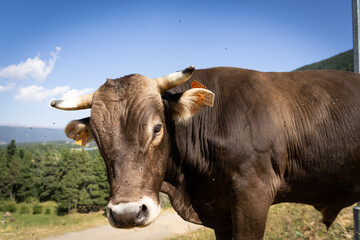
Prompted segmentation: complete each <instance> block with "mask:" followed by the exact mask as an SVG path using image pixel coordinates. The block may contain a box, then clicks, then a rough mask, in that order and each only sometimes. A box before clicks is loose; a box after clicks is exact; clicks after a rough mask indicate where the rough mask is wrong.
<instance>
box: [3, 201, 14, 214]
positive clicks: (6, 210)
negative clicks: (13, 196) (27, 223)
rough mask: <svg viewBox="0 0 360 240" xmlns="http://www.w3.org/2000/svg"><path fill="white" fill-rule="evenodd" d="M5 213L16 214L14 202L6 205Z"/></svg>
mask: <svg viewBox="0 0 360 240" xmlns="http://www.w3.org/2000/svg"><path fill="white" fill-rule="evenodd" d="M3 211H4V212H11V213H16V204H15V203H14V202H7V203H5V205H4V209H3Z"/></svg>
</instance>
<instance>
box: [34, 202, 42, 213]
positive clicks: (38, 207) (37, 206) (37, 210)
mask: <svg viewBox="0 0 360 240" xmlns="http://www.w3.org/2000/svg"><path fill="white" fill-rule="evenodd" d="M41 213H42V206H41V205H40V204H38V203H36V204H35V205H34V206H33V214H41Z"/></svg>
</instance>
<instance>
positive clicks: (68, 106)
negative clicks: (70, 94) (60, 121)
mask: <svg viewBox="0 0 360 240" xmlns="http://www.w3.org/2000/svg"><path fill="white" fill-rule="evenodd" d="M93 95H94V93H90V94H87V95H82V96H79V97H74V98H69V99H65V100H53V101H51V103H50V105H51V106H52V107H54V108H57V109H61V110H80V109H87V108H91V104H92V99H93Z"/></svg>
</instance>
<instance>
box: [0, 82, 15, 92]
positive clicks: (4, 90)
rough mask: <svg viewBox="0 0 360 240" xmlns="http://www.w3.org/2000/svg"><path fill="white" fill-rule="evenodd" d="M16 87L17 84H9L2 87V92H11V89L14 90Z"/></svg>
mask: <svg viewBox="0 0 360 240" xmlns="http://www.w3.org/2000/svg"><path fill="white" fill-rule="evenodd" d="M14 86H15V83H9V84H8V85H6V86H1V85H0V92H7V91H10V90H11V89H13V88H14Z"/></svg>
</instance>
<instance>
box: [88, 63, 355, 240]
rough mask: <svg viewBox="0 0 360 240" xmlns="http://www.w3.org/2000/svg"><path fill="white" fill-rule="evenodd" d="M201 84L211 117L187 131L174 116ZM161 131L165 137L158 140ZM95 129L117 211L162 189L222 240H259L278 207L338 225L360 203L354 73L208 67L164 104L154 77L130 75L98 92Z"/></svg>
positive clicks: (198, 118) (197, 116)
mask: <svg viewBox="0 0 360 240" xmlns="http://www.w3.org/2000/svg"><path fill="white" fill-rule="evenodd" d="M194 79H196V80H197V81H199V82H201V83H202V84H204V85H205V86H206V87H207V89H209V90H211V91H212V92H214V93H215V103H214V107H213V108H209V107H206V108H204V107H201V108H199V109H198V111H197V112H191V111H190V113H191V116H192V118H190V119H189V118H188V117H187V118H188V121H187V122H186V123H185V124H184V123H179V122H178V119H181V118H182V117H183V116H184V115H183V111H179V110H178V109H182V108H184V107H185V105H188V106H191V104H192V103H195V102H196V101H195V102H194V101H184V99H182V97H186V96H187V94H186V91H187V90H188V89H190V83H191V82H192V80H194ZM184 102H186V104H185V105H184ZM189 104H190V105H189ZM194 107H195V108H197V107H198V106H194ZM187 108H188V107H187ZM187 112H189V111H187ZM158 123H161V124H162V126H163V127H164V129H163V132H162V133H161V135H153V132H152V131H153V130H152V129H153V128H154V126H155V125H156V124H158ZM89 126H90V127H91V131H92V134H93V135H94V138H95V140H96V142H97V144H98V146H99V149H100V153H101V155H102V156H103V158H104V160H105V163H106V166H107V173H108V178H109V182H110V185H111V194H110V201H112V202H114V203H116V202H124V201H125V202H126V201H134V200H138V197H139V196H142V195H143V194H144V193H146V195H149V196H153V197H156V198H157V196H158V193H159V191H160V189H161V190H162V191H163V192H165V193H167V194H168V195H169V196H170V199H171V202H172V205H173V206H174V208H175V210H176V211H177V212H178V213H179V214H180V216H182V217H183V218H184V219H185V220H188V221H191V222H195V223H199V224H203V225H205V226H207V227H210V228H213V229H214V230H215V233H216V236H217V238H218V239H230V238H233V239H237V240H239V239H247V240H248V239H262V237H263V234H264V231H265V225H266V218H267V213H268V209H269V207H270V206H271V205H272V204H276V203H280V202H297V203H305V204H310V205H313V206H315V207H316V209H318V210H319V211H321V212H322V214H323V216H324V218H323V221H324V223H325V224H326V225H327V226H330V225H331V223H332V222H333V221H334V219H335V217H336V215H337V213H338V212H339V211H340V210H341V209H342V208H344V207H346V206H349V205H351V204H353V203H354V202H356V201H358V200H360V178H359V177H358V173H359V171H360V77H359V75H358V74H354V73H348V72H341V71H308V72H292V73H262V72H257V71H251V70H245V69H238V68H212V69H204V70H196V71H195V73H194V75H193V77H192V78H191V79H190V80H189V81H188V82H187V83H185V84H183V85H181V86H179V87H176V88H174V89H172V90H170V91H168V92H166V93H164V94H162V96H161V95H160V93H159V92H158V91H157V86H156V83H155V82H154V81H153V80H152V79H149V78H147V77H144V76H141V75H130V76H126V77H124V78H120V79H116V80H108V81H107V82H106V83H105V84H104V85H103V86H101V87H100V88H99V89H98V90H97V91H96V93H95V95H94V98H93V107H92V113H91V118H90V125H89ZM279 237H280V236H279Z"/></svg>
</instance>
